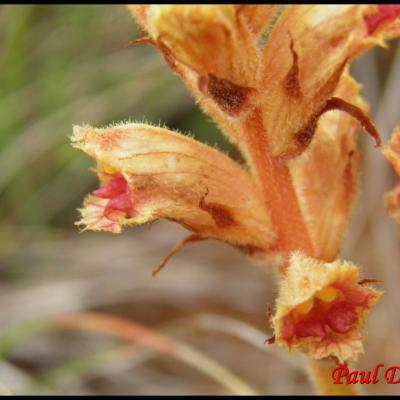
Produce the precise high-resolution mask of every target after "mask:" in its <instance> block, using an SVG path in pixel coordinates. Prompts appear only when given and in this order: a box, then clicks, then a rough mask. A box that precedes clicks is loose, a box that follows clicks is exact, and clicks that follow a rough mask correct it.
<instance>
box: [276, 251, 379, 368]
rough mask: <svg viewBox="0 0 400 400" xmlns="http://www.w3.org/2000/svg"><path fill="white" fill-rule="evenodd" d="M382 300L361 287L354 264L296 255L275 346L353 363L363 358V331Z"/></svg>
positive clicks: (283, 295) (281, 305) (286, 284)
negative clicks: (372, 311) (364, 325)
mask: <svg viewBox="0 0 400 400" xmlns="http://www.w3.org/2000/svg"><path fill="white" fill-rule="evenodd" d="M369 281H370V280H368V281H367V282H366V283H368V282H369ZM371 282H372V281H371ZM380 295H381V293H380V292H378V291H376V290H374V289H372V288H371V287H369V286H365V284H364V283H363V281H359V273H358V269H357V267H356V266H355V265H353V264H351V263H348V262H341V261H335V262H332V263H322V262H320V261H318V260H315V259H312V258H309V257H305V256H304V255H302V254H301V253H293V254H292V256H291V260H290V264H289V266H288V268H287V270H286V275H285V278H284V281H283V282H282V286H281V288H280V294H279V296H278V300H277V310H276V313H275V316H274V317H273V319H272V321H273V325H274V331H275V337H276V343H277V344H279V345H283V346H286V347H288V348H289V349H294V348H300V349H301V350H303V351H304V352H306V353H307V354H309V355H310V356H311V357H312V358H315V359H321V358H325V357H329V356H334V357H336V358H338V359H339V360H340V361H343V362H344V361H348V360H355V359H356V358H357V356H358V354H359V353H361V352H362V336H361V327H362V325H363V323H364V320H365V317H366V315H367V314H368V312H369V311H370V310H371V308H372V306H373V304H374V303H375V301H376V300H377V299H378V298H379V297H380Z"/></svg>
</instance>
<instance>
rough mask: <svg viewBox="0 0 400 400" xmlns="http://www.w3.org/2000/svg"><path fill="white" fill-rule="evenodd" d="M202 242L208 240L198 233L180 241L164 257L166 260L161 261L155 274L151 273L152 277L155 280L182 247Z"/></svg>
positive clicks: (154, 271)
mask: <svg viewBox="0 0 400 400" xmlns="http://www.w3.org/2000/svg"><path fill="white" fill-rule="evenodd" d="M202 240H206V238H204V237H203V236H201V235H199V234H197V233H194V234H191V235H189V236H187V237H185V238H183V239H182V240H179V242H177V243H176V244H175V245H174V247H172V249H171V250H170V251H169V252H168V254H167V255H166V256H165V257H164V259H163V260H162V261H161V263H160V264H159V265H158V266H157V267H156V268H155V269H154V270H153V272H152V273H151V276H152V277H153V278H155V277H156V276H157V275H158V273H159V272H160V271H161V270H162V269H163V268H164V267H165V265H166V264H167V262H168V261H169V260H170V259H171V258H172V256H173V255H174V254H176V253H177V252H178V251H179V250H181V249H182V247H184V246H185V245H187V244H189V243H194V242H200V241H202Z"/></svg>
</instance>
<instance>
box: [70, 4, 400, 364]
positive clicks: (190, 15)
mask: <svg viewBox="0 0 400 400" xmlns="http://www.w3.org/2000/svg"><path fill="white" fill-rule="evenodd" d="M128 7H129V10H130V12H131V13H132V14H133V16H134V17H135V18H136V20H137V21H138V23H139V24H140V26H141V28H142V29H143V30H144V31H145V32H147V34H148V36H145V37H143V38H142V39H139V40H138V41H136V43H147V44H150V45H152V46H154V47H156V48H157V49H159V50H160V51H161V53H162V54H163V56H164V58H165V60H166V62H167V63H168V65H169V66H170V67H171V68H172V69H173V71H174V72H175V73H176V74H178V75H179V76H180V77H181V79H182V80H183V81H184V83H185V84H186V86H187V88H188V89H189V90H190V92H191V93H192V94H193V95H194V96H195V98H196V100H197V102H198V103H199V104H200V106H201V107H202V108H203V110H204V111H205V112H206V113H208V114H209V115H210V116H211V117H212V118H213V119H214V121H215V122H216V123H217V124H218V125H219V127H220V128H221V130H222V131H223V132H224V134H225V135H226V136H227V137H228V138H229V139H230V140H231V141H232V142H233V143H234V144H236V145H237V147H238V148H239V149H240V151H241V152H242V154H243V156H244V159H245V160H246V165H239V164H237V163H236V162H234V161H233V160H231V159H230V158H229V157H228V156H226V155H224V154H222V153H221V152H219V151H217V150H215V149H213V148H211V147H208V146H206V145H204V144H200V143H198V142H196V141H195V140H193V139H192V138H189V137H187V136H184V135H182V134H179V133H175V132H171V131H170V130H167V129H164V128H160V127H156V126H149V125H145V124H141V123H129V124H116V125H112V126H109V127H106V128H102V129H97V128H92V127H90V126H82V127H75V128H74V134H73V137H72V141H73V145H74V146H75V147H77V148H79V149H81V150H83V151H84V152H86V153H87V154H88V155H89V156H91V157H92V158H94V159H95V160H96V161H97V169H96V172H97V174H98V176H99V179H100V188H99V189H98V190H96V191H94V192H93V193H92V194H91V195H89V196H88V197H87V198H86V200H85V204H84V208H83V209H82V210H81V214H82V218H81V220H80V221H79V222H78V224H79V225H83V226H84V227H85V228H86V229H91V230H103V231H109V232H113V233H119V232H120V231H121V229H122V227H124V226H127V225H137V224H143V223H146V222H150V221H153V220H156V219H160V218H166V219H169V220H171V221H175V222H178V223H180V224H181V225H183V226H184V227H185V228H187V229H188V230H189V231H191V234H190V236H188V237H187V238H186V239H184V240H182V241H181V242H180V243H178V244H177V245H176V246H175V248H174V249H173V251H176V250H178V249H179V248H180V247H181V246H183V245H184V244H186V243H188V242H194V241H198V240H205V239H218V240H222V241H224V242H226V243H229V244H231V245H233V246H236V247H237V248H239V249H240V250H242V251H244V252H245V253H246V254H248V255H249V256H251V257H253V258H256V259H258V260H259V261H260V260H261V261H262V262H265V263H266V264H267V263H268V264H271V263H272V264H275V265H277V266H278V268H279V270H280V271H281V277H280V283H279V287H280V292H279V296H278V300H277V306H276V313H275V315H274V316H273V318H272V322H273V324H274V330H275V342H276V343H278V344H283V345H286V346H288V347H289V348H293V347H297V348H301V349H303V350H304V351H305V352H306V353H308V354H309V355H310V357H312V358H316V359H319V358H324V357H328V356H334V357H336V358H337V359H338V360H339V361H343V362H345V361H349V360H355V359H356V358H357V356H358V354H359V353H360V352H361V351H362V335H361V333H360V327H361V325H362V323H363V320H364V317H365V315H366V314H367V312H369V311H370V309H371V307H372V306H373V303H374V302H375V301H376V300H377V298H378V297H379V296H380V293H379V292H377V291H375V290H374V289H373V288H372V287H370V286H371V282H372V281H369V280H364V281H363V282H359V272H358V268H357V267H356V266H355V265H353V264H351V263H349V262H343V261H340V260H338V259H337V257H338V252H339V248H340V244H341V241H342V238H343V235H344V231H345V228H346V223H347V220H348V218H349V213H350V211H351V206H352V203H353V199H354V197H355V194H356V190H357V181H358V170H359V164H358V162H359V152H358V149H357V136H358V134H357V133H358V127H359V125H360V124H361V125H362V127H363V128H364V130H365V131H366V132H368V133H369V134H370V135H371V136H372V137H373V139H374V141H375V145H376V146H377V147H379V146H380V145H381V140H380V137H379V134H378V132H377V131H376V129H375V127H374V125H373V123H372V122H371V121H370V119H369V118H368V116H367V111H368V110H367V105H366V104H365V103H364V101H363V100H362V99H361V97H360V95H359V91H360V87H359V85H358V84H357V82H356V81H355V80H354V79H353V78H352V77H351V76H350V73H349V64H350V63H351V61H352V60H354V59H355V58H356V57H358V56H360V55H361V54H362V53H364V52H365V51H367V50H368V49H369V48H371V47H372V46H375V45H384V40H385V39H391V38H394V37H397V36H399V35H400V23H399V22H400V21H399V20H398V19H396V17H397V16H398V15H399V14H400V7H399V6H395V5H386V6H385V5H380V6H375V5H330V6H327V5H291V6H274V5H154V6H153V5H132V6H128ZM385 155H386V156H387V157H388V158H389V159H390V160H391V161H392V162H393V163H394V165H395V167H396V168H397V170H398V172H400V162H399V159H400V158H399V157H400V133H399V131H397V133H396V134H395V135H394V138H393V139H392V141H391V143H390V145H389V147H388V148H387V149H386V150H385ZM399 199H400V187H397V189H396V190H395V192H392V193H391V194H390V195H388V197H387V204H388V207H389V209H390V210H392V212H394V213H395V214H396V215H397V218H398V219H400V211H399V203H400V200H399Z"/></svg>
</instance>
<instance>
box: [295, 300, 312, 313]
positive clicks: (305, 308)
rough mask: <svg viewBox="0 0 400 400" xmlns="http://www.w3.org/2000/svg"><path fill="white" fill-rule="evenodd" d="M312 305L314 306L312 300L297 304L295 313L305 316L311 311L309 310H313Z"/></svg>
mask: <svg viewBox="0 0 400 400" xmlns="http://www.w3.org/2000/svg"><path fill="white" fill-rule="evenodd" d="M313 305H314V299H310V300H307V301H305V302H304V303H301V304H299V305H298V306H297V307H296V311H297V312H298V313H299V314H307V313H308V312H310V311H311V309H312V308H313Z"/></svg>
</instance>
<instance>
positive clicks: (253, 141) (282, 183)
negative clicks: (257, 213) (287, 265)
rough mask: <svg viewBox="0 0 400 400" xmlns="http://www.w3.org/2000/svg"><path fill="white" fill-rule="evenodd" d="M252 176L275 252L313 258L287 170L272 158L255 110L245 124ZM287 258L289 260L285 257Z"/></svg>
mask: <svg viewBox="0 0 400 400" xmlns="http://www.w3.org/2000/svg"><path fill="white" fill-rule="evenodd" d="M243 129H244V131H245V132H246V135H243V136H244V137H246V138H247V143H246V144H247V149H248V152H249V153H250V154H251V158H252V160H251V161H252V165H251V168H252V170H253V173H255V175H256V176H257V177H258V179H257V181H258V182H259V183H260V184H261V189H262V192H263V196H264V198H265V201H266V207H267V209H268V211H269V213H270V215H271V220H272V224H273V226H274V228H275V231H276V233H277V243H279V244H278V246H279V248H277V250H279V251H281V252H283V253H285V254H286V255H287V256H289V255H290V253H291V252H292V251H295V250H300V251H302V252H303V253H305V254H306V255H308V256H309V257H313V253H314V249H313V246H312V243H311V239H310V235H309V233H308V231H307V227H306V225H305V223H304V219H303V215H302V213H301V209H300V206H299V203H298V200H297V196H296V192H295V190H294V187H293V183H292V178H291V176H290V172H289V169H288V167H287V166H286V165H285V164H283V163H281V162H279V161H277V160H276V159H274V158H273V157H272V155H271V154H270V150H269V145H268V143H267V140H266V137H267V135H266V133H265V128H264V125H263V122H262V118H261V110H260V109H259V108H256V109H255V110H254V111H252V112H251V114H249V116H248V118H247V119H246V120H245V122H244V127H243ZM287 258H288V257H287Z"/></svg>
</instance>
